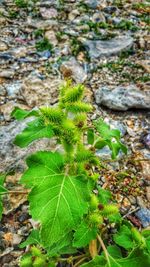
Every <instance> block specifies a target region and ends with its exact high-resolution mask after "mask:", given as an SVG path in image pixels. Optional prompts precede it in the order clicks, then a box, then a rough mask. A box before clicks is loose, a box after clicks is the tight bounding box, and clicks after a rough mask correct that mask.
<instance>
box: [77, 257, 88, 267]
mask: <svg viewBox="0 0 150 267" xmlns="http://www.w3.org/2000/svg"><path fill="white" fill-rule="evenodd" d="M86 258H87V257H84V258H82V259H80V260H79V261H78V262H76V263H75V265H74V267H78V266H80V263H81V262H83V261H84V260H86Z"/></svg>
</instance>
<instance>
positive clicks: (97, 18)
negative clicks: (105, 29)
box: [92, 12, 106, 22]
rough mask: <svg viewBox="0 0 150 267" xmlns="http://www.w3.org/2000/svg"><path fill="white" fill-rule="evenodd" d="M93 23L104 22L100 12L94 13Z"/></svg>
mask: <svg viewBox="0 0 150 267" xmlns="http://www.w3.org/2000/svg"><path fill="white" fill-rule="evenodd" d="M92 20H93V22H105V21H106V20H105V16H104V15H103V13H102V12H96V13H94V15H93V17H92Z"/></svg>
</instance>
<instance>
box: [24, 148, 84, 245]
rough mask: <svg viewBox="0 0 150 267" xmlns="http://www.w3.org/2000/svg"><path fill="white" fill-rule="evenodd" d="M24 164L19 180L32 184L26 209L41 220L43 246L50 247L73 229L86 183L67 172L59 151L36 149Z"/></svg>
mask: <svg viewBox="0 0 150 267" xmlns="http://www.w3.org/2000/svg"><path fill="white" fill-rule="evenodd" d="M27 165H28V167H29V169H28V170H27V171H26V173H25V174H24V175H23V177H22V179H21V182H23V183H24V184H26V186H29V187H30V186H32V185H34V187H33V189H32V191H31V193H30V194H29V202H30V212H31V214H32V217H33V219H35V220H39V221H40V222H41V225H42V228H41V239H42V241H43V244H44V246H51V245H53V244H54V243H56V242H57V241H59V240H60V239H61V237H63V236H64V235H65V234H67V233H69V232H70V231H71V230H73V229H75V227H76V225H77V224H78V223H79V222H80V220H81V218H82V216H83V214H84V213H86V212H87V200H88V198H89V192H88V189H87V182H86V180H85V178H84V177H83V176H70V175H67V173H66V171H65V170H64V162H63V156H62V155H60V154H59V153H52V152H38V153H36V154H34V155H32V156H30V157H29V158H28V160H27Z"/></svg>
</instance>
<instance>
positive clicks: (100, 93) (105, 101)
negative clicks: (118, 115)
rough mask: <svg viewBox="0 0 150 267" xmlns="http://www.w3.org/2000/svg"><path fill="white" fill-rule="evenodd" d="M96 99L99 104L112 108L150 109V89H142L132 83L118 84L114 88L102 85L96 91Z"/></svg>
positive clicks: (124, 109)
mask: <svg viewBox="0 0 150 267" xmlns="http://www.w3.org/2000/svg"><path fill="white" fill-rule="evenodd" d="M95 99H96V103H97V104H98V105H103V106H106V107H108V108H110V109H112V110H123V111H126V110H128V109H131V108H137V109H150V91H148V90H147V91H146V90H145V91H144V90H143V91H141V90H139V89H138V88H137V87H135V86H132V85H129V86H126V87H123V86H118V87H115V88H114V89H111V88H109V87H101V88H100V89H98V90H97V91H96V93H95Z"/></svg>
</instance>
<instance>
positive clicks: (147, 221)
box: [135, 208, 150, 228]
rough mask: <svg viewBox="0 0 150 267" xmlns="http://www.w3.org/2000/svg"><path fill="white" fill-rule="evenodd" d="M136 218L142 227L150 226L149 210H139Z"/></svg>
mask: <svg viewBox="0 0 150 267" xmlns="http://www.w3.org/2000/svg"><path fill="white" fill-rule="evenodd" d="M135 215H136V217H138V219H139V220H140V221H141V223H142V225H143V227H144V228H145V227H148V226H149V225H150V210H149V209H147V208H141V209H140V210H138V211H137V212H136V213H135Z"/></svg>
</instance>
